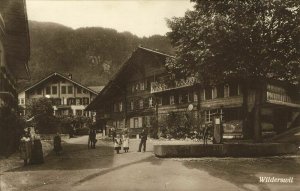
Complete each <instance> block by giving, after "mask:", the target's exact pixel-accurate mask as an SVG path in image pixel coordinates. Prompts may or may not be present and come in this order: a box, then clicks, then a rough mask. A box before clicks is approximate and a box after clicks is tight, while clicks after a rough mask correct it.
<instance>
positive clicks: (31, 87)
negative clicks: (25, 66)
mask: <svg viewBox="0 0 300 191" xmlns="http://www.w3.org/2000/svg"><path fill="white" fill-rule="evenodd" d="M54 77H59V78H61V79H64V80H66V81H69V82H71V83H73V84H76V85H77V86H79V87H81V88H83V89H85V90H87V91H89V92H91V93H93V94H95V95H97V94H98V92H97V91H95V90H93V89H91V88H88V87H86V86H84V85H82V84H80V83H79V82H76V81H74V80H72V79H70V78H68V77H67V76H65V75H63V74H60V73H58V72H54V73H51V74H50V75H48V76H47V77H45V78H43V79H41V80H39V81H38V82H36V83H35V84H33V85H32V86H30V87H27V88H26V89H25V90H23V91H25V92H26V91H29V90H32V89H34V88H35V87H38V86H40V85H42V84H43V83H45V82H47V81H48V80H50V79H52V78H54ZM23 91H21V92H23Z"/></svg>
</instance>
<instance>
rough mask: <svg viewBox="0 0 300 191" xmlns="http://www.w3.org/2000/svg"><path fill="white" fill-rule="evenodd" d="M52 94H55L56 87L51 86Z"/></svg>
mask: <svg viewBox="0 0 300 191" xmlns="http://www.w3.org/2000/svg"><path fill="white" fill-rule="evenodd" d="M52 94H53V95H56V94H57V86H52Z"/></svg>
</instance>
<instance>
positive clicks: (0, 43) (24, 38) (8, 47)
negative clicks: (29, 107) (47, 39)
mask: <svg viewBox="0 0 300 191" xmlns="http://www.w3.org/2000/svg"><path fill="white" fill-rule="evenodd" d="M29 57H30V39H29V30H28V20H27V12H26V3H25V1H23V0H1V2H0V154H9V153H10V152H12V151H13V150H14V149H16V148H17V147H18V139H19V137H18V136H19V131H20V126H19V124H18V118H17V115H16V112H17V106H18V94H17V87H16V83H17V81H18V80H19V79H25V80H26V79H29V78H30V75H29V70H28V60H29Z"/></svg>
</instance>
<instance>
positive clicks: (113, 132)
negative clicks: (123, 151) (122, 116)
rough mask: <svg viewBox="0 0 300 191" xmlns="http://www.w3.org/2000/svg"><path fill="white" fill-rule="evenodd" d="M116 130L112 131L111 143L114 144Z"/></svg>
mask: <svg viewBox="0 0 300 191" xmlns="http://www.w3.org/2000/svg"><path fill="white" fill-rule="evenodd" d="M116 135H117V133H116V130H115V129H112V138H113V142H115V138H116Z"/></svg>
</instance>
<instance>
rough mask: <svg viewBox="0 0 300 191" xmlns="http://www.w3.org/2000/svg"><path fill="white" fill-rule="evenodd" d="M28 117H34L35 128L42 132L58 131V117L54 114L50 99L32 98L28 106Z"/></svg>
mask: <svg viewBox="0 0 300 191" xmlns="http://www.w3.org/2000/svg"><path fill="white" fill-rule="evenodd" d="M26 110H27V115H28V117H34V123H35V124H34V125H35V128H36V129H37V130H38V131H39V132H41V133H53V132H55V131H56V129H55V128H56V125H55V124H56V118H55V117H54V115H53V112H54V110H53V107H52V102H51V100H50V99H47V98H38V99H36V100H32V101H31V102H29V103H28V104H27V106H26Z"/></svg>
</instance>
